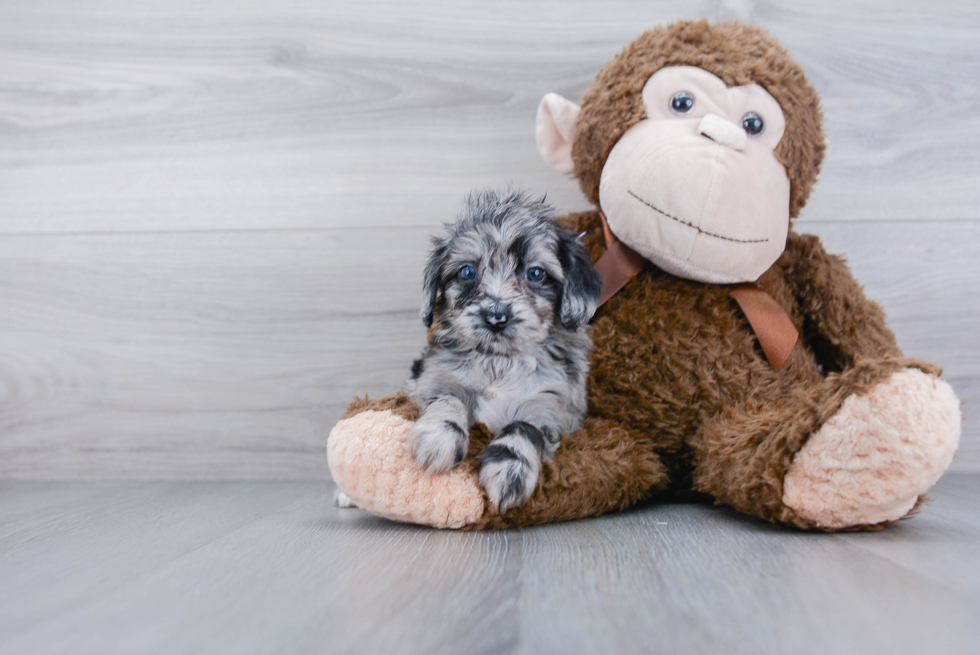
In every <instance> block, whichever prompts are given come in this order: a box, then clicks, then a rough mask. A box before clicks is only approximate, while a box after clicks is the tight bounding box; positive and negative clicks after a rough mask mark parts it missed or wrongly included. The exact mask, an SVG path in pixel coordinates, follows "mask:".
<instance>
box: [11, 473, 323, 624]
mask: <svg viewBox="0 0 980 655" xmlns="http://www.w3.org/2000/svg"><path fill="white" fill-rule="evenodd" d="M25 484H29V485H32V486H28V487H27V488H26V489H25V487H24V485H25ZM38 484H39V483H19V484H18V485H17V486H16V487H11V486H10V485H7V488H6V491H7V494H5V495H4V501H3V505H6V504H7V503H8V502H9V501H8V498H11V497H12V498H13V500H14V502H17V498H18V496H19V495H20V494H22V493H26V494H29V495H30V496H33V497H35V498H36V497H37V485H38ZM87 487H88V488H93V487H94V489H95V490H96V492H95V493H92V492H91V491H86V494H87V497H85V498H84V499H81V500H80V499H79V498H78V492H79V490H84V489H86V485H79V484H77V483H74V484H73V483H58V484H57V486H55V487H53V488H54V489H55V490H59V491H60V492H61V495H62V504H61V506H49V505H39V506H38V507H37V508H36V510H35V511H34V512H31V513H30V514H29V515H25V516H21V517H19V518H16V519H14V520H9V519H8V520H5V521H4V523H3V526H2V529H0V579H2V580H3V585H2V587H3V591H2V595H0V608H2V610H0V635H3V639H4V640H6V639H10V638H11V637H13V636H14V635H16V634H18V633H20V632H22V631H25V630H30V629H32V628H34V627H35V626H37V625H38V624H39V623H41V622H42V621H47V620H49V619H50V618H51V617H52V616H58V615H61V614H64V613H68V612H71V611H72V610H73V609H74V608H77V607H80V606H85V605H86V604H89V603H91V602H92V600H93V599H97V598H100V597H102V596H104V595H107V594H110V593H111V592H112V590H113V589H116V588H118V587H120V586H125V585H127V584H132V583H133V582H134V580H139V579H141V578H142V577H144V576H145V575H146V574H147V571H153V570H154V569H155V568H158V567H162V566H166V565H167V563H168V562H171V561H173V560H174V559H177V558H179V557H180V556H181V555H184V554H186V553H188V552H193V551H194V550H196V549H198V548H201V547H203V546H205V545H206V544H208V543H210V542H212V541H214V540H216V539H219V538H220V537H221V536H222V535H224V534H227V533H229V532H232V531H235V530H236V529H237V528H239V527H241V526H243V525H245V524H247V523H249V522H251V521H255V520H258V519H261V518H262V517H263V516H266V515H268V514H270V513H273V512H275V511H277V510H279V509H280V508H281V507H283V506H285V505H287V504H288V503H290V502H291V501H293V500H295V499H296V497H297V495H298V494H308V493H309V489H308V487H304V486H303V485H302V483H275V484H269V483H264V484H263V483H257V482H255V483H248V484H240V485H238V486H236V487H234V488H231V489H229V488H228V487H222V486H220V484H218V483H209V482H195V483H192V484H187V483H180V484H175V483H159V482H157V483H154V482H148V483H131V482H130V483H125V482H116V483H105V482H102V483H87ZM51 488H52V487H48V490H49V493H50V489H51Z"/></svg>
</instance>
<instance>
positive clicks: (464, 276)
mask: <svg viewBox="0 0 980 655" xmlns="http://www.w3.org/2000/svg"><path fill="white" fill-rule="evenodd" d="M475 278H476V269H475V268H473V267H472V266H464V267H463V268H461V269H459V279H460V280H462V281H463V282H469V281H470V280H473V279H475Z"/></svg>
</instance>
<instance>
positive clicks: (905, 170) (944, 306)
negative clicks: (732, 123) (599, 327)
mask: <svg viewBox="0 0 980 655" xmlns="http://www.w3.org/2000/svg"><path fill="white" fill-rule="evenodd" d="M696 17H708V18H711V19H736V18H737V19H741V20H747V21H752V22H755V23H758V24H760V25H762V26H764V27H766V28H768V29H769V30H771V31H772V32H773V33H774V34H775V35H776V36H777V37H778V38H779V39H780V40H781V41H782V42H783V44H784V45H785V46H787V47H788V48H789V49H790V50H791V52H792V53H794V55H795V57H796V58H797V59H798V60H799V61H800V62H801V63H802V64H803V66H804V67H805V68H806V70H807V71H808V74H809V75H810V77H811V79H812V80H813V82H814V84H815V85H816V86H817V88H818V89H819V90H820V92H821V93H822V96H823V99H824V109H825V113H826V128H827V133H828V138H829V146H830V147H829V151H828V156H827V161H826V164H825V166H824V171H823V173H822V177H821V181H820V182H819V184H818V186H817V188H816V190H815V191H814V194H813V196H812V200H811V202H810V204H809V206H808V207H807V208H806V209H805V211H804V214H803V215H802V217H801V218H800V220H799V221H797V223H796V227H797V229H798V230H801V231H807V232H813V233H816V234H818V235H820V236H821V237H822V238H823V239H824V240H825V242H826V244H827V245H828V247H829V249H831V250H833V251H837V252H843V253H846V255H847V256H848V258H849V260H850V262H851V264H852V266H853V268H854V270H855V272H856V274H857V275H858V277H859V279H861V280H862V281H863V282H864V283H865V285H866V288H867V291H868V293H869V294H870V295H871V296H872V297H873V298H875V299H877V300H878V301H880V302H881V303H882V304H883V305H884V306H885V308H886V310H887V311H888V313H889V315H890V319H891V325H892V326H893V328H894V330H895V331H896V333H897V334H898V337H899V341H900V343H901V345H902V346H903V347H904V348H905V349H906V351H907V352H908V353H909V354H911V355H915V356H919V357H924V358H928V359H931V360H934V361H937V362H939V363H940V364H942V365H943V366H944V367H945V369H946V375H947V377H948V379H949V380H950V381H951V382H952V384H953V385H954V386H955V388H956V389H957V391H958V393H959V394H960V397H961V398H962V399H963V400H964V401H965V402H966V405H965V406H964V411H965V413H966V415H967V419H966V422H965V424H964V429H965V432H964V439H963V443H962V446H961V450H960V455H959V457H958V459H957V461H956V462H955V464H954V467H955V469H957V470H960V471H980V420H978V417H977V415H978V413H980V410H978V409H977V406H978V401H980V337H978V332H980V289H978V280H980V245H978V241H980V155H978V153H980V111H978V109H980V55H978V52H980V51H978V46H980V4H978V3H977V2H976V1H975V0H950V1H948V2H941V1H940V2H929V3H923V2H919V1H918V0H902V1H899V2H886V1H885V0H873V1H851V0H833V1H831V2H812V1H810V0H794V1H792V2H784V3H767V2H751V1H748V0H745V1H737V0H735V1H732V2H704V1H701V2H699V1H693V2H690V1H684V0H672V1H667V2H652V1H644V2H625V1H614V2H605V1H604V2H601V3H600V2H577V1H570V0H546V1H535V2H529V1H527V0H513V1H512V0H505V1H498V2H493V3H471V2H445V3H440V2H436V1H433V0H426V1H425V2H420V3H406V2H398V1H393V0H392V1H388V2H364V3H354V2H339V1H328V0H277V1H276V2H272V1H271V0H234V1H233V0H194V1H191V0H170V1H169V2H166V3H159V2H132V1H127V0H93V1H91V2H87V3H74V2H68V1H67V0H11V1H8V2H5V3H3V4H0V476H2V477H7V478H62V477H64V478H105V477H115V478H156V477H159V478H188V479H190V478H321V477H323V476H325V475H327V470H326V465H325V459H324V454H323V450H324V443H325V439H326V435H327V433H328V431H329V429H330V427H331V425H332V424H333V422H334V421H335V420H336V419H337V417H338V416H339V414H340V412H341V411H342V409H343V407H344V406H345V405H346V403H347V402H348V400H349V399H350V398H351V397H352V396H353V395H354V394H355V393H360V394H363V393H364V392H370V393H371V394H372V395H382V394H386V393H389V392H391V391H393V390H395V389H396V388H397V387H398V386H399V384H400V382H401V381H402V379H403V378H404V377H405V375H406V373H407V369H408V365H409V363H410V362H411V360H412V358H413V357H414V356H415V355H416V353H417V352H418V350H419V349H420V348H421V346H422V343H423V337H424V335H423V329H422V327H421V325H420V324H419V322H418V320H417V318H416V311H417V304H418V295H419V289H420V277H421V275H420V273H421V266H422V262H423V258H424V255H425V250H426V247H427V238H428V235H429V234H430V233H431V232H432V231H433V229H434V228H435V227H436V226H437V225H439V224H440V223H441V222H442V221H445V220H449V219H451V218H453V216H454V215H455V213H456V210H457V207H458V206H459V202H460V199H461V198H462V196H463V194H464V193H465V192H466V191H467V190H469V189H471V188H473V187H485V186H496V185H502V184H506V183H514V184H516V185H520V186H526V187H529V188H531V189H536V190H540V191H546V192H547V193H548V195H549V198H550V199H551V200H552V201H553V202H554V203H555V204H556V205H557V206H558V207H560V208H563V209H568V210H572V209H581V208H584V207H585V203H584V202H583V200H582V198H581V196H580V194H579V192H578V189H577V186H576V185H575V184H574V183H573V182H571V181H569V180H567V179H564V178H563V177H561V176H560V175H558V174H557V173H554V172H552V171H551V170H550V169H549V168H548V167H547V166H546V165H545V164H544V163H543V162H542V161H540V159H539V158H538V155H537V152H536V149H535V146H534V137H533V119H534V112H535V108H536V106H537V103H538V100H539V99H540V97H541V95H542V94H544V93H545V92H547V91H557V92H560V93H562V94H564V95H566V96H569V97H573V98H577V97H578V96H579V95H580V93H581V92H582V91H583V90H584V89H585V87H586V86H587V85H588V84H589V82H590V81H591V79H592V78H593V77H594V75H595V74H596V72H597V71H598V69H599V67H600V66H601V65H602V64H603V63H604V62H606V61H607V60H608V59H610V58H611V57H612V56H613V55H614V54H615V53H616V52H618V51H619V50H620V49H621V48H622V47H623V46H624V45H625V44H626V43H628V42H629V41H630V40H632V39H633V38H634V37H635V36H637V35H638V34H639V33H640V32H641V31H643V30H644V29H646V28H648V27H652V26H655V25H657V24H660V23H664V22H667V21H673V20H676V19H681V18H696Z"/></svg>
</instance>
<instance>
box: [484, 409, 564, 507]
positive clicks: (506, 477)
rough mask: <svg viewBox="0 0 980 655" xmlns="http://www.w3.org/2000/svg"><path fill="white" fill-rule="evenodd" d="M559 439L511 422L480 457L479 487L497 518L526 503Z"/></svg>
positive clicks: (553, 433)
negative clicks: (481, 487)
mask: <svg viewBox="0 0 980 655" xmlns="http://www.w3.org/2000/svg"><path fill="white" fill-rule="evenodd" d="M559 437H560V435H559V434H558V433H557V431H556V430H553V429H550V428H539V427H535V426H534V425H532V424H531V423H528V422H526V421H514V422H513V423H511V424H510V425H508V426H507V427H505V428H504V429H503V430H501V432H500V434H499V435H498V436H497V438H496V439H494V440H493V441H491V442H490V445H489V446H487V447H486V449H485V450H484V451H483V452H482V453H480V456H479V458H478V459H479V460H480V484H481V485H483V488H484V489H486V491H487V496H488V497H489V498H490V503H491V504H492V505H493V507H494V510H496V512H497V513H498V514H503V513H504V512H506V511H507V510H508V509H510V508H511V507H519V506H520V505H523V504H524V503H526V502H527V501H528V499H529V498H530V497H531V494H533V493H534V489H535V488H536V487H537V486H538V477H539V476H540V475H541V463H542V462H543V461H544V460H545V459H546V458H549V457H551V455H552V454H553V453H554V451H555V448H557V447H558V438H559Z"/></svg>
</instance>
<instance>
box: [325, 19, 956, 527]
mask: <svg viewBox="0 0 980 655" xmlns="http://www.w3.org/2000/svg"><path fill="white" fill-rule="evenodd" d="M819 104H820V103H819V98H818V96H817V94H816V92H815V90H814V89H813V87H812V86H811V85H810V83H809V82H808V81H807V79H806V78H805V76H804V74H803V71H802V69H801V68H800V67H799V65H797V64H796V63H794V62H793V60H792V59H790V57H789V56H788V54H787V53H786V52H785V51H784V50H783V49H782V48H781V47H779V46H778V45H777V44H776V43H775V42H774V41H773V39H772V38H771V37H770V36H768V35H767V34H766V32H764V31H763V30H761V29H759V28H757V27H753V26H750V25H743V24H738V23H722V24H715V25H710V24H708V23H707V22H704V21H702V22H681V23H676V24H673V25H669V26H667V27H662V28H658V29H655V30H652V31H650V32H647V33H645V34H643V35H642V36H640V37H639V38H638V39H637V40H636V41H634V42H633V43H631V44H630V45H629V46H628V47H627V48H626V49H625V50H624V51H623V52H622V53H621V54H619V55H618V56H617V57H616V58H615V59H613V60H612V61H611V62H610V63H609V64H607V65H606V66H605V68H603V69H602V71H600V73H599V75H598V77H597V78H596V81H595V83H594V84H593V85H592V86H591V87H590V88H589V89H588V91H586V93H585V95H584V96H583V98H582V103H581V107H580V106H579V105H576V104H575V103H573V102H570V101H568V100H565V99H563V98H561V97H560V96H557V95H554V94H548V95H547V96H545V98H544V99H543V100H542V102H541V106H540V108H539V111H538V123H537V141H538V146H539V149H540V151H541V153H542V155H543V156H544V158H545V160H546V161H548V162H549V163H550V164H551V165H552V166H553V167H555V168H556V169H558V170H559V171H563V172H566V173H570V174H572V175H574V177H575V178H577V179H578V181H579V184H580V186H581V188H582V190H583V192H584V193H585V195H586V196H587V197H588V198H589V200H591V201H592V202H593V203H595V204H596V205H597V206H598V207H599V208H601V209H600V210H597V211H592V212H586V213H583V214H576V215H571V216H568V217H565V218H564V219H563V222H564V223H565V224H566V225H567V226H568V227H570V228H572V229H575V230H578V231H583V232H585V233H586V236H585V239H586V244H587V245H588V247H589V249H590V252H591V254H592V257H593V259H594V260H598V263H597V268H599V269H600V271H601V272H602V273H603V278H604V282H605V284H606V289H605V294H604V295H605V296H607V299H606V300H605V304H604V305H602V306H601V307H600V308H599V310H598V312H597V313H596V315H595V318H594V320H593V330H592V337H593V339H594V341H595V350H594V355H593V358H592V372H591V376H590V379H589V414H588V418H587V419H586V421H585V425H584V427H583V428H582V429H581V430H579V431H578V432H576V433H574V434H571V435H566V436H565V437H564V438H563V441H562V445H561V447H560V448H559V449H558V451H557V452H556V454H555V456H554V459H553V460H551V461H549V462H547V463H546V465H545V468H544V470H543V471H542V475H541V481H540V483H539V486H538V488H537V489H536V491H535V493H534V494H533V496H532V497H531V499H530V500H529V501H528V502H527V503H526V504H525V505H523V506H521V507H517V508H514V509H511V510H510V511H508V512H507V513H505V514H503V515H499V516H498V515H496V514H494V512H493V511H492V509H491V508H490V505H489V504H488V502H487V499H486V497H485V495H484V493H483V491H482V490H481V488H480V486H479V482H478V471H477V468H476V466H475V465H474V461H473V456H474V455H476V454H478V453H479V452H480V450H481V448H482V446H483V445H485V444H486V441H487V439H488V437H489V435H488V434H487V432H486V430H485V429H484V428H483V427H482V426H480V425H477V426H475V427H474V429H473V431H472V434H471V439H472V442H473V443H472V446H471V448H470V453H471V455H470V457H469V458H468V459H467V460H464V461H463V463H462V464H460V465H459V466H458V467H457V468H455V469H454V470H453V471H451V472H449V473H446V474H441V475H430V474H428V473H426V472H423V471H422V470H421V469H420V467H419V466H418V465H417V464H416V463H415V461H414V460H413V459H412V457H411V455H410V454H409V452H408V449H407V446H406V439H407V436H408V433H409V430H410V428H411V426H412V423H413V421H414V420H415V419H416V418H417V416H418V410H417V408H415V407H413V406H412V405H411V404H410V403H409V402H408V400H407V398H406V397H405V396H404V395H396V396H392V397H389V398H386V399H384V400H380V401H370V400H356V401H355V402H354V403H353V404H352V405H351V406H350V408H349V409H348V411H347V413H346V414H345V415H344V416H343V418H342V420H341V421H340V422H339V423H338V424H337V426H336V427H335V428H334V429H333V431H332V432H331V435H330V437H329V439H328V443H327V452H328V458H329V464H330V470H331V472H332V474H333V478H334V481H335V482H336V484H337V485H338V487H339V488H340V489H341V490H342V491H343V492H344V493H346V494H347V495H348V496H350V498H351V499H352V500H353V501H354V502H355V503H356V504H357V505H359V506H360V507H362V508H364V509H366V510H368V511H370V512H373V513H375V514H378V515H380V516H385V517H389V518H393V519H396V520H400V521H408V522H414V523H420V524H427V525H432V526H438V527H452V528H471V529H480V528H500V527H509V526H520V525H528V524H535V523H544V522H549V521H560V520H567V519H576V518H582V517H588V516H595V515H598V514H601V513H604V512H609V511H613V510H622V509H625V508H627V507H630V506H631V505H634V504H636V503H638V502H640V501H644V500H648V499H653V498H656V497H658V496H662V495H665V494H668V493H672V492H675V491H685V490H693V491H696V492H701V493H704V494H708V495H710V496H711V497H712V498H713V499H714V500H715V501H716V502H717V503H724V504H727V505H730V506H732V507H734V508H736V509H737V510H739V511H741V512H745V513H747V514H751V515H753V516H756V517H759V518H762V519H765V520H768V521H772V522H775V523H780V524H784V525H790V526H796V527H799V528H804V529H818V530H845V529H870V528H876V527H880V526H882V525H886V524H888V523H891V522H894V521H896V520H898V519H900V518H902V517H903V516H906V515H908V514H910V513H911V512H912V511H914V510H915V508H916V507H917V505H918V503H919V501H920V499H921V498H922V495H923V494H924V493H925V492H926V491H927V490H928V489H929V488H930V487H931V486H932V485H933V484H934V483H935V482H936V480H938V479H939V476H940V475H941V474H942V473H943V471H944V470H945V469H946V468H947V466H948V465H949V463H950V461H951V459H952V457H953V453H954V451H955V450H956V447H957V444H958V441H959V434H960V420H961V417H960V408H959V401H958V400H957V398H956V396H955V395H954V393H953V390H952V388H951V387H950V386H949V385H948V384H947V383H946V382H944V381H942V380H940V379H939V377H938V375H939V370H938V369H937V367H935V366H933V365H931V364H928V363H925V362H922V361H918V360H914V359H909V358H906V357H904V356H903V355H902V352H901V351H900V350H899V349H898V347H897V346H896V344H895V338H894V336H893V334H892V333H891V332H890V331H889V329H888V328H887V327H886V326H885V321H884V315H883V313H882V310H881V308H880V307H879V306H878V305H876V304H875V303H873V302H871V301H870V300H868V299H867V298H865V296H864V294H863V292H862V289H861V287H860V285H859V284H858V283H857V282H856V281H855V280H854V278H853V277H852V276H851V273H850V272H849V270H848V268H847V266H846V265H845V264H844V262H843V260H842V259H840V258H839V257H836V256H833V255H828V254H827V253H826V252H824V249H823V247H822V246H821V244H820V241H819V240H818V239H817V238H816V237H813V236H808V235H800V234H796V233H794V232H792V231H791V230H790V220H791V219H792V218H795V217H796V216H797V215H798V213H799V211H800V209H801V208H802V207H803V205H804V203H805V202H806V200H807V197H808V195H809V194H810V190H811V188H812V187H813V184H814V182H815V181H816V177H817V172H818V170H819V168H820V163H821V160H822V158H823V154H824V138H823V134H822V131H821V112H820V106H819Z"/></svg>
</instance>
